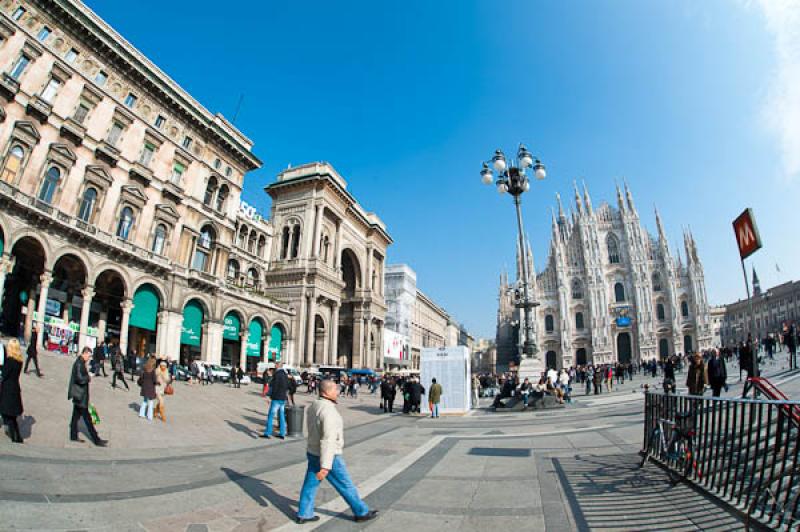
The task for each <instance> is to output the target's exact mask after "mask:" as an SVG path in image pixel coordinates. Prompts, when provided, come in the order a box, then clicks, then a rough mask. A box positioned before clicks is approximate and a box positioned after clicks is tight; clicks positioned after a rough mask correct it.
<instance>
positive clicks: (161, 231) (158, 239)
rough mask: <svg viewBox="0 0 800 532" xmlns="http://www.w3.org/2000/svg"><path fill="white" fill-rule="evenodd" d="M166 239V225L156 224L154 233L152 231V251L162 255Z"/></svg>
mask: <svg viewBox="0 0 800 532" xmlns="http://www.w3.org/2000/svg"><path fill="white" fill-rule="evenodd" d="M166 241H167V227H166V226H165V225H164V224H158V225H157V226H156V231H155V233H153V253H155V254H156V255H163V254H164V244H165V243H166Z"/></svg>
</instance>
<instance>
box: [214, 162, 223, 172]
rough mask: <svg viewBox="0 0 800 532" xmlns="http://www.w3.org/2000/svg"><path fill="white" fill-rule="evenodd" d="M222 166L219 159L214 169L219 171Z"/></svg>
mask: <svg viewBox="0 0 800 532" xmlns="http://www.w3.org/2000/svg"><path fill="white" fill-rule="evenodd" d="M220 166H222V161H220V160H219V159H214V169H215V170H219V167H220Z"/></svg>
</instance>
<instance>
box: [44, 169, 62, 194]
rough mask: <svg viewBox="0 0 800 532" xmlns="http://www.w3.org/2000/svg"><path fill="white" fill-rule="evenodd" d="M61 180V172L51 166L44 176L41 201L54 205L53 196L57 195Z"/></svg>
mask: <svg viewBox="0 0 800 532" xmlns="http://www.w3.org/2000/svg"><path fill="white" fill-rule="evenodd" d="M59 179H61V170H59V169H58V168H56V167H55V166H51V167H50V168H49V169H48V170H47V172H46V173H45V174H44V181H42V188H40V189H39V201H43V202H45V203H52V201H53V195H55V193H56V188H58V181H59Z"/></svg>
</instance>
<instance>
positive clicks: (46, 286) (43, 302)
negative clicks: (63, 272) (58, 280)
mask: <svg viewBox="0 0 800 532" xmlns="http://www.w3.org/2000/svg"><path fill="white" fill-rule="evenodd" d="M52 280H53V274H52V273H51V272H48V271H46V272H44V273H43V274H42V275H41V276H40V277H39V283H40V284H39V309H38V311H37V312H38V314H39V342H41V344H40V345H42V346H44V337H45V335H44V316H45V311H46V309H47V292H48V290H50V282H51V281H52Z"/></svg>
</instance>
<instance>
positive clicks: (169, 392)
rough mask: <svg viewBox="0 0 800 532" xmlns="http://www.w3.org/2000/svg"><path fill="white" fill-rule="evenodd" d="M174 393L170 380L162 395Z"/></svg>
mask: <svg viewBox="0 0 800 532" xmlns="http://www.w3.org/2000/svg"><path fill="white" fill-rule="evenodd" d="M174 393H175V390H174V389H173V388H172V383H171V382H170V383H168V384H167V386H166V387H165V388H164V395H172V394H174Z"/></svg>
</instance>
